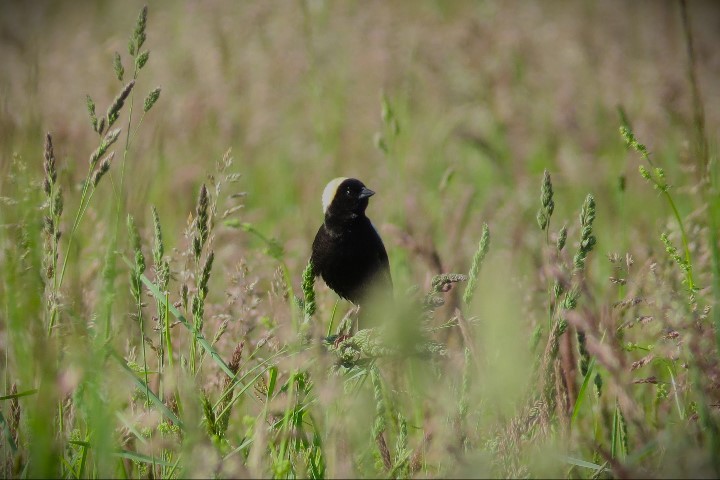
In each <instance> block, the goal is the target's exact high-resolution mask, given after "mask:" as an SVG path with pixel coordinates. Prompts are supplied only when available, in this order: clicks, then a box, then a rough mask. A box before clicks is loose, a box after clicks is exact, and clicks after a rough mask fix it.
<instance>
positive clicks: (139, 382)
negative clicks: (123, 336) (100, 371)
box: [108, 348, 184, 428]
mask: <svg viewBox="0 0 720 480" xmlns="http://www.w3.org/2000/svg"><path fill="white" fill-rule="evenodd" d="M108 350H109V352H110V355H111V356H112V357H113V358H114V359H115V360H117V361H118V363H119V364H120V366H121V367H122V368H123V370H125V372H127V373H128V374H129V375H130V377H132V379H133V381H134V382H135V384H136V385H137V386H138V387H139V388H140V389H141V390H142V391H143V392H146V393H147V395H148V397H150V400H152V402H153V403H154V404H155V405H157V407H158V408H159V409H160V411H161V412H162V413H163V415H165V416H166V417H167V418H168V419H170V420H171V421H172V422H173V423H174V424H175V425H177V426H179V427H180V428H184V427H183V422H182V421H181V420H180V419H179V418H178V417H177V415H175V413H173V411H172V410H170V409H169V408H168V407H167V406H166V405H165V403H163V401H162V400H160V398H159V397H158V396H157V395H155V392H153V391H152V390H151V389H150V387H149V386H148V385H147V384H146V383H145V382H143V380H142V379H141V378H138V376H137V375H136V374H135V372H134V371H133V370H132V369H131V368H130V367H128V366H127V364H126V363H125V359H123V358H122V357H121V356H120V355H118V353H117V352H115V350H113V349H112V348H109V349H108Z"/></svg>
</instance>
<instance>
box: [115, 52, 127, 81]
mask: <svg viewBox="0 0 720 480" xmlns="http://www.w3.org/2000/svg"><path fill="white" fill-rule="evenodd" d="M113 70H114V71H115V76H116V77H117V79H118V80H120V81H121V82H122V80H123V76H124V75H125V68H124V67H123V65H122V59H121V58H120V53H118V52H115V55H114V56H113Z"/></svg>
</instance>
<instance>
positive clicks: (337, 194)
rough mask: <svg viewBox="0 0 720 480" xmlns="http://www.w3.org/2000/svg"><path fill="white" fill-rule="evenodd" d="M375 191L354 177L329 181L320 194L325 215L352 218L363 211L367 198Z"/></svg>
mask: <svg viewBox="0 0 720 480" xmlns="http://www.w3.org/2000/svg"><path fill="white" fill-rule="evenodd" d="M373 195H375V192H373V191H372V190H370V189H369V188H367V187H366V186H365V185H364V184H363V183H362V182H361V181H360V180H357V179H355V178H345V177H338V178H335V179H333V180H331V181H330V183H328V184H327V186H326V187H325V190H324V191H323V195H322V206H323V213H324V214H325V216H326V217H328V216H332V217H338V218H354V217H357V216H359V215H363V214H364V213H365V209H366V208H367V206H368V199H369V198H370V197H371V196H373Z"/></svg>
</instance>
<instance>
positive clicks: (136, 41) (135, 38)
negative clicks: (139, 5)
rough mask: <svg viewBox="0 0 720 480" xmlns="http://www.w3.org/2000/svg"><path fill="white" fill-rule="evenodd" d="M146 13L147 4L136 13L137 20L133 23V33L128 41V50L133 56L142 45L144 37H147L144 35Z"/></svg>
mask: <svg viewBox="0 0 720 480" xmlns="http://www.w3.org/2000/svg"><path fill="white" fill-rule="evenodd" d="M147 13H148V8H147V5H145V6H144V7H143V9H142V10H141V11H140V15H138V19H137V22H136V23H135V31H133V34H132V36H131V37H130V42H129V43H128V52H129V53H130V55H131V56H133V57H134V56H135V55H136V54H137V53H138V52H139V51H140V47H142V46H143V44H144V43H145V39H146V38H147V36H146V35H145V27H147Z"/></svg>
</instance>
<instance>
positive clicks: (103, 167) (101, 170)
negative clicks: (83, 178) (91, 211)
mask: <svg viewBox="0 0 720 480" xmlns="http://www.w3.org/2000/svg"><path fill="white" fill-rule="evenodd" d="M114 157H115V152H110V155H108V156H106V157H105V158H104V159H103V161H102V162H100V167H98V169H97V170H95V173H93V178H92V184H93V187H97V186H98V183H100V180H101V179H102V177H103V176H105V174H106V173H107V172H108V171H109V170H110V164H111V163H112V160H113V158H114Z"/></svg>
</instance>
